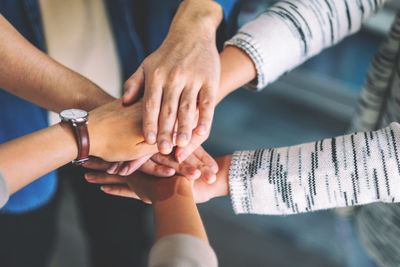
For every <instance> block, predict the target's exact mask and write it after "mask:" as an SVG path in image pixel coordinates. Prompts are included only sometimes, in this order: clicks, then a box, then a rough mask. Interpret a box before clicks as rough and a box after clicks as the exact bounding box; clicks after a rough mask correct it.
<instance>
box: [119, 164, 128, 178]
mask: <svg viewBox="0 0 400 267" xmlns="http://www.w3.org/2000/svg"><path fill="white" fill-rule="evenodd" d="M128 169H129V167H128V166H125V167H124V168H123V169H122V170H121V171H120V172H119V175H122V176H125V175H126V174H127V173H128Z"/></svg>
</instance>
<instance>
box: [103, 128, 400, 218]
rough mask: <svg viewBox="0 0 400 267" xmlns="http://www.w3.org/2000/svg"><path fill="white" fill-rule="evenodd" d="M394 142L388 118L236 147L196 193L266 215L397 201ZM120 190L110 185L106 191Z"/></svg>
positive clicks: (398, 164) (398, 140) (399, 187)
mask: <svg viewBox="0 0 400 267" xmlns="http://www.w3.org/2000/svg"><path fill="white" fill-rule="evenodd" d="M398 144H400V124H398V123H392V124H390V126H389V127H387V128H384V129H381V130H378V131H374V132H359V133H354V134H350V135H345V136H339V137H335V138H331V139H324V140H321V141H317V142H313V143H308V144H302V145H297V146H290V147H282V148H274V149H265V150H256V151H239V152H235V154H234V155H233V156H232V155H229V156H225V157H219V158H217V159H216V160H217V162H218V164H219V172H218V174H217V181H216V182H215V183H213V184H212V185H208V184H205V183H204V181H201V180H196V181H195V183H194V194H195V198H196V201H197V202H204V201H207V200H209V199H210V198H213V197H218V196H228V195H230V197H231V200H232V205H233V208H234V210H235V212H236V213H255V214H270V215H283V214H296V213H301V212H311V211H316V210H322V209H331V208H339V207H346V206H357V205H365V204H369V203H373V202H387V203H393V202H400V156H399V155H398V154H399V146H398ZM105 181H106V180H105ZM105 181H104V180H103V181H102V182H105ZM121 192H122V191H120V188H118V186H114V187H111V188H110V190H109V191H108V192H107V193H110V194H116V195H118V194H120V193H121ZM123 193H124V194H122V195H124V196H128V197H129V196H130V197H132V195H130V194H129V193H128V192H127V191H123ZM120 195H121V194H120Z"/></svg>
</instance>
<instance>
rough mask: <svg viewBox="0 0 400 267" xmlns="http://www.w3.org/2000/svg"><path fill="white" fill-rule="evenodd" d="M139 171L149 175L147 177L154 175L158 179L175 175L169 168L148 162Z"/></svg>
mask: <svg viewBox="0 0 400 267" xmlns="http://www.w3.org/2000/svg"><path fill="white" fill-rule="evenodd" d="M139 170H140V171H142V172H144V173H146V174H149V175H154V176H158V177H171V176H172V175H174V174H175V170H174V169H172V168H169V167H167V166H163V165H160V164H157V163H156V162H154V161H152V160H149V161H147V162H146V163H145V164H143V165H142V166H141V167H140V168H139Z"/></svg>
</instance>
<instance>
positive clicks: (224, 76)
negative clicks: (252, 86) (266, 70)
mask: <svg viewBox="0 0 400 267" xmlns="http://www.w3.org/2000/svg"><path fill="white" fill-rule="evenodd" d="M220 59H221V77H220V83H219V84H220V86H219V90H218V94H217V102H220V101H221V100H222V99H223V98H224V97H226V96H227V95H228V94H229V93H231V92H232V91H234V90H236V89H238V88H240V87H241V86H243V85H245V84H246V83H248V82H250V81H251V80H253V79H255V78H256V75H257V71H256V68H255V65H254V63H253V61H252V60H251V58H250V57H249V56H248V55H247V54H246V53H245V52H244V51H243V50H241V49H240V48H238V47H235V46H227V47H225V49H224V50H223V51H222V52H221V54H220Z"/></svg>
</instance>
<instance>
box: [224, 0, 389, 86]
mask: <svg viewBox="0 0 400 267" xmlns="http://www.w3.org/2000/svg"><path fill="white" fill-rule="evenodd" d="M385 2H387V1H385V0H383V1H375V2H373V1H368V0H350V1H344V0H340V1H336V0H327V1H325V0H316V1H311V0H307V1H300V0H289V1H280V2H278V3H276V4H275V5H274V6H272V7H271V8H270V9H269V10H268V11H266V12H265V13H263V14H261V15H260V16H259V17H258V18H257V19H255V20H254V21H251V22H249V23H247V24H246V25H244V26H243V27H242V28H241V29H240V30H239V31H238V33H237V34H236V35H235V36H234V37H233V38H232V39H231V40H229V41H228V42H227V43H226V45H228V46H229V45H232V46H236V47H238V48H240V49H242V50H243V51H245V52H246V53H247V54H248V55H249V57H250V58H251V59H252V61H253V62H254V64H255V66H256V69H257V77H256V78H257V79H256V80H254V81H253V83H252V85H253V87H255V88H257V89H262V88H264V87H265V86H266V85H268V84H269V83H271V82H273V81H274V80H276V79H277V78H278V77H279V76H281V75H282V74H283V73H285V72H287V71H289V70H291V69H293V68H294V67H297V66H298V65H300V64H301V63H303V62H304V61H306V60H307V59H309V58H310V57H312V56H314V55H316V54H318V53H319V52H320V51H321V50H323V49H325V48H327V47H330V46H332V45H334V44H336V43H338V42H339V41H341V40H342V39H343V38H345V37H346V36H348V35H350V34H352V33H355V32H357V31H358V30H359V29H360V28H361V25H362V22H363V21H364V20H365V19H367V18H368V17H369V16H371V15H372V14H374V13H375V12H376V11H377V10H378V9H379V8H380V7H382V6H383V4H384V3H385Z"/></svg>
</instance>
